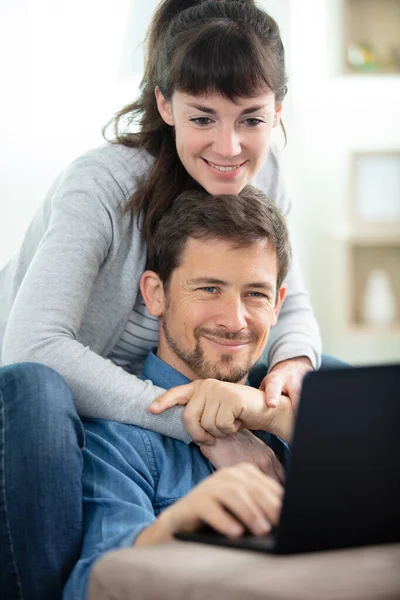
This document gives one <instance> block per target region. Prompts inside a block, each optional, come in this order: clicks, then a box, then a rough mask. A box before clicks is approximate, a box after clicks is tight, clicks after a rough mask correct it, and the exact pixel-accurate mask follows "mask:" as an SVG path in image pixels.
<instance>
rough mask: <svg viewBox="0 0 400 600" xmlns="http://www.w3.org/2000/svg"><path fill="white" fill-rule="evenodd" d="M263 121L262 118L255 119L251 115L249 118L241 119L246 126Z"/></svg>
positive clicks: (255, 124) (255, 125)
mask: <svg viewBox="0 0 400 600" xmlns="http://www.w3.org/2000/svg"><path fill="white" fill-rule="evenodd" d="M264 122H265V121H263V120H262V119H256V118H255V117H252V118H250V119H245V120H244V121H243V123H245V125H247V126H248V127H257V125H260V124H261V123H264Z"/></svg>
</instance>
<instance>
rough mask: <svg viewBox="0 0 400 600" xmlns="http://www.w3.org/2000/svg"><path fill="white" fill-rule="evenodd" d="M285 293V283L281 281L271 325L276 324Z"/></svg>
mask: <svg viewBox="0 0 400 600" xmlns="http://www.w3.org/2000/svg"><path fill="white" fill-rule="evenodd" d="M286 294H287V285H286V283H282V285H281V287H280V288H279V292H278V298H277V301H276V303H275V308H274V320H273V323H272V325H276V323H277V321H278V317H279V312H280V310H281V307H282V303H283V301H284V299H285V298H286Z"/></svg>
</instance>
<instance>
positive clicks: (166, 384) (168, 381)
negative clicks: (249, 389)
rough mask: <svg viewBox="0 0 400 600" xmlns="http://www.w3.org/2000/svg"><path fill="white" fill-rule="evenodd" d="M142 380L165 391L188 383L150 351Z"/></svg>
mask: <svg viewBox="0 0 400 600" xmlns="http://www.w3.org/2000/svg"><path fill="white" fill-rule="evenodd" d="M142 379H150V381H152V382H153V383H154V385H157V386H158V387H161V388H164V389H165V390H169V389H171V388H173V387H177V386H178V385H184V384H185V383H190V379H188V378H187V377H185V376H184V375H182V373H180V372H179V371H177V370H176V369H174V368H173V367H171V366H170V365H168V364H167V363H166V362H164V361H163V360H161V358H158V356H156V355H155V354H154V351H152V350H151V351H150V352H149V354H148V355H147V359H146V362H145V363H144V367H143V371H142ZM246 385H250V384H249V382H248V381H246Z"/></svg>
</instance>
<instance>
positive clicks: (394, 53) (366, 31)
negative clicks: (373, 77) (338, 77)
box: [343, 0, 400, 74]
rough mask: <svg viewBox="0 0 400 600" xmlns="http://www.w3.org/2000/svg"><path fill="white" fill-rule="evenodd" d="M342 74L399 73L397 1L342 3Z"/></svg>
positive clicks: (399, 5)
mask: <svg viewBox="0 0 400 600" xmlns="http://www.w3.org/2000/svg"><path fill="white" fill-rule="evenodd" d="M343 21H344V48H343V54H344V71H345V72H346V73H359V74H385V73H396V74H399V73H400V0H343Z"/></svg>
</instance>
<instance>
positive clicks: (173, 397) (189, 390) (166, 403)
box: [149, 382, 195, 415]
mask: <svg viewBox="0 0 400 600" xmlns="http://www.w3.org/2000/svg"><path fill="white" fill-rule="evenodd" d="M194 390H195V386H194V382H191V383H186V384H185V385H179V386H178V387H174V388H171V389H170V390H168V392H165V393H164V394H163V395H162V396H160V397H159V398H157V399H156V400H154V402H152V403H151V404H150V406H149V412H151V413H153V414H154V415H158V414H159V413H161V412H163V411H164V410H167V408H171V406H176V405H180V406H185V405H186V404H187V403H188V402H189V400H190V398H191V397H192V395H193V392H194Z"/></svg>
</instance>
